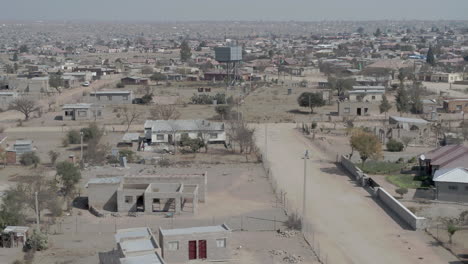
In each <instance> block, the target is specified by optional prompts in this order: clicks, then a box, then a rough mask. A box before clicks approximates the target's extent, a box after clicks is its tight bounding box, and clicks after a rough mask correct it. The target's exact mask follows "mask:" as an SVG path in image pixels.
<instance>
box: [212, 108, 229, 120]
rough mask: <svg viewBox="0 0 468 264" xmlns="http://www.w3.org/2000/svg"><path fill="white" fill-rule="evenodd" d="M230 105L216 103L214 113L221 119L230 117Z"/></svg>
mask: <svg viewBox="0 0 468 264" xmlns="http://www.w3.org/2000/svg"><path fill="white" fill-rule="evenodd" d="M231 110H232V106H230V105H217V106H216V107H215V111H216V113H217V114H218V115H219V116H221V120H224V119H230V116H231Z"/></svg>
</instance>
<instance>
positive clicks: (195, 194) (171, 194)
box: [86, 173, 207, 214]
mask: <svg viewBox="0 0 468 264" xmlns="http://www.w3.org/2000/svg"><path fill="white" fill-rule="evenodd" d="M206 185H207V174H206V173H203V174H175V175H146V176H123V177H111V178H95V179H91V180H89V181H88V183H87V184H86V188H87V189H88V204H89V206H90V208H91V207H92V208H93V209H95V210H97V211H111V212H122V213H125V212H145V213H150V214H151V213H153V214H157V213H166V212H172V213H176V214H180V213H182V212H191V213H194V214H196V213H197V208H198V202H205V199H206Z"/></svg>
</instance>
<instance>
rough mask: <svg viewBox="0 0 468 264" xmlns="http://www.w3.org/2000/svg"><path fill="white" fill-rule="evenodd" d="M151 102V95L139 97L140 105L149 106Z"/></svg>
mask: <svg viewBox="0 0 468 264" xmlns="http://www.w3.org/2000/svg"><path fill="white" fill-rule="evenodd" d="M152 101H153V94H145V95H143V97H141V103H142V104H149V103H151V102H152Z"/></svg>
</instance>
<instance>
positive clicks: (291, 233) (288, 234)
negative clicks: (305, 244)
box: [278, 230, 299, 238]
mask: <svg viewBox="0 0 468 264" xmlns="http://www.w3.org/2000/svg"><path fill="white" fill-rule="evenodd" d="M297 234H299V231H295V230H284V231H278V236H279V237H284V238H290V237H295V236H296V235H297Z"/></svg>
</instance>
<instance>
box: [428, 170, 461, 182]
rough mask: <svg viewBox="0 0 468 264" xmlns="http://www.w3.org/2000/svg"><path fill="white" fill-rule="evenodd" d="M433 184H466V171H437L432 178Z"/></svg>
mask: <svg viewBox="0 0 468 264" xmlns="http://www.w3.org/2000/svg"><path fill="white" fill-rule="evenodd" d="M432 180H433V181H435V182H456V183H468V171H467V169H465V168H454V169H453V168H449V169H441V170H437V171H436V172H435V174H434V177H433V178H432Z"/></svg>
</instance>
